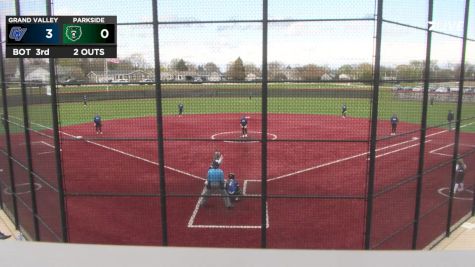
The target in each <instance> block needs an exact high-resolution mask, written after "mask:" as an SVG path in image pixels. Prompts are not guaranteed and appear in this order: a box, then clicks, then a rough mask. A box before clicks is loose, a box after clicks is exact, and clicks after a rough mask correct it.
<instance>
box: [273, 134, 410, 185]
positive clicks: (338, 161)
mask: <svg viewBox="0 0 475 267" xmlns="http://www.w3.org/2000/svg"><path fill="white" fill-rule="evenodd" d="M417 140H419V139H411V140H408V141H404V142H400V143H397V144H392V145H389V146H385V147H382V148H378V149H376V151H381V150H385V149H388V148H392V147H395V146H400V145H404V144H407V143H410V142H415V141H417ZM368 154H369V152H363V153H360V154H356V155H353V156H349V157H346V158H342V159H338V160H334V161H330V162H327V163H323V164H320V165H317V166H313V167H310V168H306V169H303V170H299V171H296V172H291V173H288V174H284V175H281V176H277V177H274V178H270V179H268V180H267V181H268V182H270V181H275V180H279V179H283V178H287V177H289V176H293V175H296V174H300V173H304V172H308V171H313V170H316V169H320V168H323V167H326V166H330V165H333V164H337V163H340V162H344V161H348V160H351V159H354V158H358V157H361V156H365V155H368Z"/></svg>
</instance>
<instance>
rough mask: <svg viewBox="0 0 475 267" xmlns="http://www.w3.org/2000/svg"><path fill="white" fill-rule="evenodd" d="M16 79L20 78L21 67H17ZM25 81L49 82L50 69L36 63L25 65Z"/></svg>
mask: <svg viewBox="0 0 475 267" xmlns="http://www.w3.org/2000/svg"><path fill="white" fill-rule="evenodd" d="M14 79H15V80H18V81H19V80H20V69H18V68H17V69H16V72H15V75H14ZM25 81H27V82H37V83H48V82H49V71H48V70H47V69H46V68H45V67H42V66H36V65H27V66H25Z"/></svg>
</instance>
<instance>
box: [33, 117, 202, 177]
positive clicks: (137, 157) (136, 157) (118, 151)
mask: <svg viewBox="0 0 475 267" xmlns="http://www.w3.org/2000/svg"><path fill="white" fill-rule="evenodd" d="M31 124H35V125H38V126H40V127H43V128H45V129H49V130H53V129H52V128H50V127H48V126H45V125H41V124H39V123H35V122H31ZM59 132H60V133H62V134H64V135H67V136H69V137H72V138H76V139H77V136H75V135H72V134H69V133H66V132H64V131H59ZM84 141H85V142H87V143H90V144H93V145H96V146H99V147H102V148H105V149H108V150H111V151H114V152H117V153H120V154H122V155H125V156H128V157H131V158H135V159H138V160H142V161H145V162H147V163H150V164H153V165H156V166H158V165H159V164H158V163H157V162H155V161H151V160H148V159H145V158H142V157H139V156H136V155H133V154H130V153H127V152H124V151H122V150H119V149H115V148H112V147H109V146H106V145H102V144H99V143H96V142H93V141H89V140H84ZM41 142H42V141H41ZM165 168H166V169H169V170H171V171H174V172H177V173H181V174H184V175H187V176H190V177H192V178H195V179H199V180H203V181H204V180H206V179H204V178H202V177H199V176H197V175H194V174H191V173H188V172H185V171H182V170H179V169H175V168H172V167H170V166H166V165H165Z"/></svg>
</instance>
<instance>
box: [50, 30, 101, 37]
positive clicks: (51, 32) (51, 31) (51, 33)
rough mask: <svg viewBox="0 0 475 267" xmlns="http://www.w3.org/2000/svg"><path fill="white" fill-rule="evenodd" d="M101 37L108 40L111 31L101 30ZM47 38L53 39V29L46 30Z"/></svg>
mask: <svg viewBox="0 0 475 267" xmlns="http://www.w3.org/2000/svg"><path fill="white" fill-rule="evenodd" d="M100 34H101V37H102V39H107V37H109V30H108V29H102V30H101V33H100ZM45 37H46V38H48V39H51V38H53V29H46V36H45Z"/></svg>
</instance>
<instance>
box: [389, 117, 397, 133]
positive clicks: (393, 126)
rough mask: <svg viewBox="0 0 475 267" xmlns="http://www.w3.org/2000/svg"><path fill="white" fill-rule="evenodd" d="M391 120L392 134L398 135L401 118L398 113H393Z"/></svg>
mask: <svg viewBox="0 0 475 267" xmlns="http://www.w3.org/2000/svg"><path fill="white" fill-rule="evenodd" d="M390 121H391V135H396V131H397V124H398V123H399V118H398V117H397V115H396V114H393V116H392V117H391V119H390Z"/></svg>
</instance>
